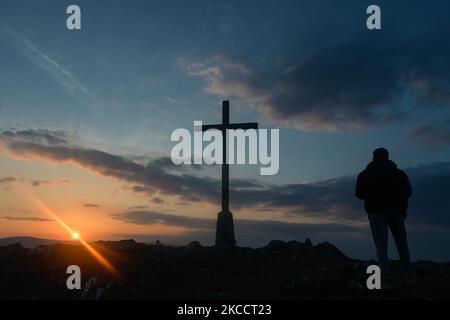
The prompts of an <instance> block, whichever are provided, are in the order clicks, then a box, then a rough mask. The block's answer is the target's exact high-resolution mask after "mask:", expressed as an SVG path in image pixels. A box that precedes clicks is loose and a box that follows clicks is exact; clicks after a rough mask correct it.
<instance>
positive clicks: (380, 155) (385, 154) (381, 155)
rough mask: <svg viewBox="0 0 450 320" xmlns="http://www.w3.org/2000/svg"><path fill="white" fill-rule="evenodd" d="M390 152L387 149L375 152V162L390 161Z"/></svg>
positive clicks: (379, 149)
mask: <svg viewBox="0 0 450 320" xmlns="http://www.w3.org/2000/svg"><path fill="white" fill-rule="evenodd" d="M388 159H389V151H387V149H385V148H378V149H375V150H374V151H373V160H388Z"/></svg>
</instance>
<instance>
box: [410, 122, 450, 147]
mask: <svg viewBox="0 0 450 320" xmlns="http://www.w3.org/2000/svg"><path fill="white" fill-rule="evenodd" d="M407 135H408V137H410V138H412V139H414V140H416V141H418V142H421V143H425V144H431V145H448V144H450V120H446V121H440V122H435V123H431V124H424V125H421V126H418V127H415V128H413V129H411V130H409V131H408V132H407Z"/></svg>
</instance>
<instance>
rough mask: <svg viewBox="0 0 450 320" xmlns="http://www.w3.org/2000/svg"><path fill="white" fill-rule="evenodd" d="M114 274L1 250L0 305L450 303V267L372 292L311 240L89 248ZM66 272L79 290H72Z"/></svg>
mask: <svg viewBox="0 0 450 320" xmlns="http://www.w3.org/2000/svg"><path fill="white" fill-rule="evenodd" d="M91 245H92V247H93V248H95V249H96V250H97V251H98V252H100V253H101V255H102V256H103V257H105V258H106V259H107V260H108V261H109V262H110V263H111V264H112V265H113V266H114V267H115V268H116V269H117V270H118V273H119V274H118V275H117V274H116V275H114V274H111V273H110V271H108V269H106V268H104V267H103V265H102V264H100V263H99V262H98V260H97V259H95V258H94V257H93V256H92V255H91V254H90V253H89V252H88V250H86V249H85V248H84V247H83V246H81V245H72V244H52V245H43V246H39V247H36V248H33V249H30V248H24V247H23V246H22V245H20V244H12V245H8V246H3V247H0V299H449V298H450V263H433V262H426V261H419V262H416V263H414V274H415V275H414V276H413V277H412V278H410V279H408V280H404V279H403V278H402V277H401V276H400V271H399V269H400V267H399V264H398V263H397V262H395V261H393V262H392V267H393V275H392V277H391V278H390V279H389V280H384V279H383V288H382V289H381V290H368V289H367V286H366V281H367V278H368V276H369V275H368V274H367V273H366V269H367V266H369V265H370V264H373V263H374V262H365V261H358V260H354V259H351V258H349V257H347V256H345V255H344V254H343V253H342V252H341V251H340V250H339V249H338V248H336V247H335V246H333V245H332V244H330V243H327V242H323V243H319V244H316V245H314V244H313V243H312V242H311V240H309V239H306V240H305V242H299V241H289V242H285V241H279V240H274V241H271V242H270V243H269V244H268V245H266V246H264V247H261V248H257V249H253V248H244V247H230V248H220V247H214V246H213V247H205V246H202V245H201V244H200V243H199V242H191V243H189V244H188V245H186V246H180V247H174V246H166V245H163V244H161V243H159V242H158V243H156V244H152V245H148V244H143V243H137V242H135V241H134V240H123V241H114V242H105V241H100V242H95V243H92V244H91ZM69 265H78V266H79V267H80V269H81V289H80V290H68V288H67V285H66V281H67V278H68V277H69V276H70V274H67V273H66V270H67V267H68V266H69Z"/></svg>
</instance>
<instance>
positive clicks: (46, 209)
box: [26, 192, 119, 276]
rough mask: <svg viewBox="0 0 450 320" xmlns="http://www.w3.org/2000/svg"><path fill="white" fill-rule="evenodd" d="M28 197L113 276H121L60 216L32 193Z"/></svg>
mask: <svg viewBox="0 0 450 320" xmlns="http://www.w3.org/2000/svg"><path fill="white" fill-rule="evenodd" d="M26 195H27V196H28V197H29V198H30V199H31V200H32V201H33V202H34V204H35V205H36V206H37V207H38V208H39V209H40V210H41V211H42V212H43V213H45V214H46V215H47V216H49V217H50V218H52V219H54V220H55V221H56V222H58V223H59V224H60V225H61V226H62V227H63V228H64V229H66V230H67V231H68V232H69V234H70V235H71V236H72V238H73V239H75V240H78V241H79V242H80V243H81V244H82V245H83V246H84V247H85V248H86V249H87V250H88V251H89V253H90V254H91V255H92V256H93V257H94V258H95V259H97V260H98V262H100V263H101V264H102V265H103V266H104V267H106V268H107V269H108V270H109V271H110V272H111V273H112V274H113V275H115V276H119V272H118V271H117V270H116V268H114V266H113V265H112V264H111V263H110V262H109V261H108V260H106V259H105V257H103V256H102V255H101V254H100V252H98V251H97V250H95V248H93V247H92V246H91V245H90V244H89V243H87V242H86V241H85V240H83V238H81V236H80V234H79V233H78V232H75V231H74V230H72V229H71V228H70V227H69V226H68V225H67V224H66V223H65V222H64V221H62V220H61V218H60V217H58V215H57V214H56V213H55V212H53V211H52V210H51V209H50V208H49V207H47V206H46V205H45V204H44V203H43V202H41V201H40V200H39V199H37V198H36V197H35V196H33V195H31V194H30V193H28V192H26Z"/></svg>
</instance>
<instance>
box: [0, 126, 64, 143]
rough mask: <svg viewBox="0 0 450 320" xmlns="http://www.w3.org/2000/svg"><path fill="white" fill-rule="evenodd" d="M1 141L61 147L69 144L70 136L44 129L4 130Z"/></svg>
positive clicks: (0, 134)
mask: <svg viewBox="0 0 450 320" xmlns="http://www.w3.org/2000/svg"><path fill="white" fill-rule="evenodd" d="M0 136H1V139H3V140H14V141H26V142H35V143H41V144H45V145H63V144H67V143H69V139H70V135H69V134H68V133H67V132H66V131H62V130H59V131H49V130H45V129H28V130H16V131H14V130H6V131H3V132H1V133H0Z"/></svg>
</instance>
